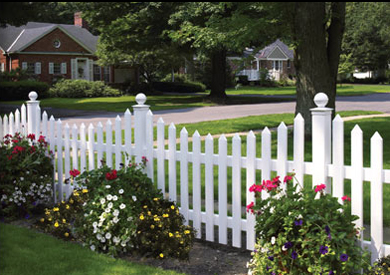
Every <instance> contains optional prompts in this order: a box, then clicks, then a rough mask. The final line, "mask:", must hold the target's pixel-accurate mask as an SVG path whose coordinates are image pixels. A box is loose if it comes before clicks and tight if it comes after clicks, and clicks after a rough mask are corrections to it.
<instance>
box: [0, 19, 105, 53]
mask: <svg viewBox="0 0 390 275" xmlns="http://www.w3.org/2000/svg"><path fill="white" fill-rule="evenodd" d="M57 28H59V29H61V30H62V31H64V32H65V33H66V34H68V35H69V36H71V38H73V39H74V40H76V42H78V43H79V44H80V45H81V46H83V47H84V48H86V49H87V50H89V51H90V52H91V53H95V51H96V45H97V41H98V36H94V35H92V34H91V33H90V32H89V31H88V30H86V29H84V28H81V27H78V26H75V25H65V24H52V23H36V22H29V23H27V24H26V25H24V26H20V27H14V26H9V25H8V26H7V27H5V28H0V48H1V49H2V50H3V51H4V52H8V53H13V52H18V51H21V50H23V49H24V48H26V47H27V46H29V45H30V44H31V43H33V42H35V41H36V40H37V39H39V38H41V37H43V36H44V35H46V34H48V33H50V32H51V31H53V30H55V29H57Z"/></svg>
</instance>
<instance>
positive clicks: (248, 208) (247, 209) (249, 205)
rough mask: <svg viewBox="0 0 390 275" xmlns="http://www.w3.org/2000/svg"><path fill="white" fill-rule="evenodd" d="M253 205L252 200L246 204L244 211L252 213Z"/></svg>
mask: <svg viewBox="0 0 390 275" xmlns="http://www.w3.org/2000/svg"><path fill="white" fill-rule="evenodd" d="M253 206H255V203H254V202H253V201H252V202H251V203H250V204H248V205H247V206H246V212H248V213H249V211H250V212H251V213H252V214H253Z"/></svg>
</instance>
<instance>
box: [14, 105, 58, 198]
mask: <svg viewBox="0 0 390 275" xmlns="http://www.w3.org/2000/svg"><path fill="white" fill-rule="evenodd" d="M22 109H23V106H22ZM25 111H26V108H25V110H24V112H25ZM22 117H23V111H22ZM22 121H23V118H22ZM22 124H23V122H22ZM49 127H50V132H49V148H50V151H51V152H53V154H55V144H56V143H55V135H54V132H55V119H54V117H53V116H50V119H49ZM24 129H26V128H24ZM52 165H53V199H54V203H57V196H56V192H57V186H56V183H55V178H56V166H55V157H54V158H53V160H52Z"/></svg>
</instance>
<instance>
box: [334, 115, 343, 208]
mask: <svg viewBox="0 0 390 275" xmlns="http://www.w3.org/2000/svg"><path fill="white" fill-rule="evenodd" d="M332 142H333V161H332V163H333V166H334V170H335V175H334V177H333V186H332V191H333V194H332V195H333V197H336V198H338V199H339V202H340V203H343V200H342V199H341V198H342V197H343V196H344V121H343V119H342V118H341V117H340V115H337V116H336V117H335V119H334V120H333V141H332Z"/></svg>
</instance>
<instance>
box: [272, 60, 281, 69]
mask: <svg viewBox="0 0 390 275" xmlns="http://www.w3.org/2000/svg"><path fill="white" fill-rule="evenodd" d="M272 69H274V70H275V71H279V70H281V69H282V61H280V60H275V61H272Z"/></svg>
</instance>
